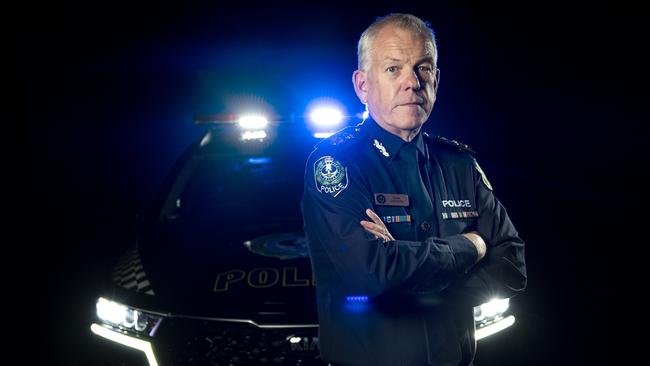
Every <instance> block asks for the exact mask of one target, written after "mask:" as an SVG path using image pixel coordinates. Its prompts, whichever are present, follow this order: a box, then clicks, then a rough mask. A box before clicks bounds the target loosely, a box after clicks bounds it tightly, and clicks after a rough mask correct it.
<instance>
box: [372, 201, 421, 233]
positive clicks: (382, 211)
mask: <svg viewBox="0 0 650 366" xmlns="http://www.w3.org/2000/svg"><path fill="white" fill-rule="evenodd" d="M375 209H376V211H375V213H376V214H377V216H379V218H381V221H382V222H383V223H384V225H386V228H388V231H389V232H390V233H391V234H392V235H393V237H394V238H395V239H397V240H413V232H412V231H413V222H412V220H413V217H412V216H411V215H410V213H409V212H407V210H406V209H405V208H404V207H399V206H377V207H375Z"/></svg>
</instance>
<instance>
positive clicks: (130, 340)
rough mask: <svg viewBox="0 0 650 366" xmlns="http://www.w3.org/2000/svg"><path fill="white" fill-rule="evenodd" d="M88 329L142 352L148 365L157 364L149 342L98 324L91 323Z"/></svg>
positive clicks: (154, 365)
mask: <svg viewBox="0 0 650 366" xmlns="http://www.w3.org/2000/svg"><path fill="white" fill-rule="evenodd" d="M90 330H91V331H92V332H93V333H95V334H97V335H98V336H100V337H104V338H106V339H108V340H110V341H113V342H116V343H119V344H121V345H124V346H126V347H130V348H134V349H137V350H140V351H142V352H144V354H145V356H147V361H148V362H149V366H158V361H157V360H156V355H155V354H154V353H153V348H152V347H151V343H150V342H147V341H145V340H143V339H138V338H134V337H130V336H128V335H126V334H122V333H118V332H115V331H113V330H111V329H108V328H106V327H103V326H101V325H99V324H94V323H93V324H92V325H91V326H90Z"/></svg>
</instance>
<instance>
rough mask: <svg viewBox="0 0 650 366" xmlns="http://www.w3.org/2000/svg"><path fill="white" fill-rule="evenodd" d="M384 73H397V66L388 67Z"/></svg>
mask: <svg viewBox="0 0 650 366" xmlns="http://www.w3.org/2000/svg"><path fill="white" fill-rule="evenodd" d="M386 71H388V72H390V73H394V72H396V71H397V66H389V67H388V68H387V69H386Z"/></svg>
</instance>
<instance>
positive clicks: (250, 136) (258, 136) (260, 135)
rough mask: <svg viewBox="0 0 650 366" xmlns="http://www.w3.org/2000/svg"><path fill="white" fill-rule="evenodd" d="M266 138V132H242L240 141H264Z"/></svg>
mask: <svg viewBox="0 0 650 366" xmlns="http://www.w3.org/2000/svg"><path fill="white" fill-rule="evenodd" d="M265 138H266V131H264V130H258V131H244V132H242V134H241V139H242V140H264V139H265Z"/></svg>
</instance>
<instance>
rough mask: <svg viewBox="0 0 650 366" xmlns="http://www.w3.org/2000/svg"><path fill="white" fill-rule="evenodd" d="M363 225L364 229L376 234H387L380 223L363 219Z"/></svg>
mask: <svg viewBox="0 0 650 366" xmlns="http://www.w3.org/2000/svg"><path fill="white" fill-rule="evenodd" d="M361 226H363V228H364V229H366V230H368V231H370V232H371V233H373V234H375V235H383V234H385V232H384V230H383V228H381V227H380V226H379V225H377V224H375V223H372V222H370V221H361Z"/></svg>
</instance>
